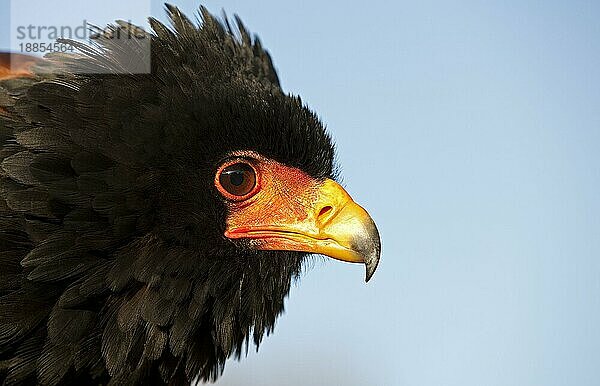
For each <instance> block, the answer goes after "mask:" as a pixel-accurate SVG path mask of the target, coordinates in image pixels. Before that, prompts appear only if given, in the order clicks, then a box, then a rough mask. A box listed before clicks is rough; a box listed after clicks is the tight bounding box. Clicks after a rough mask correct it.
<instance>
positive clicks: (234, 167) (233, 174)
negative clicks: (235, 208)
mask: <svg viewBox="0 0 600 386" xmlns="http://www.w3.org/2000/svg"><path fill="white" fill-rule="evenodd" d="M258 182H259V181H258V173H257V172H256V169H255V168H254V166H253V165H252V164H251V163H250V162H248V161H247V160H245V159H235V160H231V161H229V162H226V163H224V164H223V165H221V167H219V169H218V170H217V173H216V175H215V186H216V187H217V190H219V193H221V194H222V195H223V196H224V197H225V198H227V199H230V200H233V201H243V200H246V199H248V198H250V197H251V196H253V195H254V194H256V192H258V190H259V183H258Z"/></svg>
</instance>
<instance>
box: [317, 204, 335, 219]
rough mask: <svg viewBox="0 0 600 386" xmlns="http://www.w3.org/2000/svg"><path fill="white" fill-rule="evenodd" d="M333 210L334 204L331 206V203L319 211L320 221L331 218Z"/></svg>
mask: <svg viewBox="0 0 600 386" xmlns="http://www.w3.org/2000/svg"><path fill="white" fill-rule="evenodd" d="M331 212H333V207H332V206H329V205H327V206H324V207H322V208H321V210H320V211H319V216H318V217H317V218H318V219H319V221H320V222H325V221H327V219H329V216H330V215H331Z"/></svg>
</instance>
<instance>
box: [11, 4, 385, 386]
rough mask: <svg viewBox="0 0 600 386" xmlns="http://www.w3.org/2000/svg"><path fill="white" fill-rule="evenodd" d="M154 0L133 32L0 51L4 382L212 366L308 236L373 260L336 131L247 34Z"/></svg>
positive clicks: (218, 369) (62, 381)
mask: <svg viewBox="0 0 600 386" xmlns="http://www.w3.org/2000/svg"><path fill="white" fill-rule="evenodd" d="M165 8H166V12H167V15H168V18H169V19H170V23H169V24H163V23H162V22H160V21H158V20H157V19H154V18H149V24H150V26H151V29H149V30H148V31H144V32H143V34H142V35H140V33H139V31H140V27H137V26H134V25H132V24H129V23H127V22H123V21H117V22H116V23H115V24H112V25H109V26H107V27H106V30H105V31H104V32H105V33H104V34H103V37H101V38H98V39H97V40H96V41H94V42H92V43H89V42H78V41H72V40H68V39H63V40H61V41H60V43H61V44H67V45H69V47H72V48H74V49H75V53H70V52H66V53H61V52H55V53H52V54H49V55H46V56H45V57H44V58H43V59H38V58H34V57H29V56H26V55H17V54H10V53H3V54H1V55H0V384H2V385H28V384H41V385H86V384H90V385H92V384H93V385H106V384H109V385H121V384H123V385H125V384H127V385H154V384H156V385H162V384H164V385H190V384H194V383H195V382H198V381H200V382H210V381H215V380H216V379H217V378H218V377H219V376H220V375H221V374H222V372H223V370H224V366H225V362H226V361H227V359H229V358H236V359H240V358H241V356H242V355H243V354H244V353H245V352H247V350H248V347H249V346H251V345H255V346H256V347H257V349H258V346H259V344H260V343H261V341H262V340H263V337H265V336H266V335H269V334H270V333H272V332H273V329H274V326H275V322H276V319H277V317H278V316H280V315H281V313H282V312H283V311H284V303H285V299H286V297H287V295H288V293H289V291H290V286H291V285H292V283H294V281H295V280H298V278H299V276H300V275H301V273H302V272H303V267H304V266H305V265H306V264H307V262H308V261H309V260H310V259H311V256H313V255H324V256H328V257H330V258H333V259H336V260H341V261H345V262H351V263H361V264H364V266H365V267H366V280H367V281H368V280H369V279H370V278H371V277H372V275H373V273H374V272H375V270H376V268H377V266H378V262H379V259H380V255H381V241H380V237H379V233H378V230H377V227H376V225H375V222H374V221H373V219H372V218H371V216H370V215H369V214H368V213H367V211H366V210H365V209H364V208H362V207H361V206H360V205H359V204H357V203H356V202H355V201H354V200H353V199H352V198H351V196H350V195H349V193H348V192H347V191H346V190H345V189H344V188H343V187H342V186H341V185H340V183H339V182H338V180H339V171H338V170H339V168H338V166H337V162H336V161H335V146H334V143H333V139H332V137H331V135H330V134H329V132H328V130H327V129H326V128H325V125H324V124H323V122H322V121H321V120H320V118H319V117H318V116H317V114H316V113H315V112H313V111H312V110H311V109H310V108H309V107H308V106H307V105H306V104H305V103H304V102H303V101H302V99H301V98H300V97H298V96H295V95H292V94H289V93H285V92H284V91H283V89H282V87H281V84H280V81H279V76H278V74H277V71H276V70H275V67H274V65H273V62H272V59H271V57H270V54H269V53H268V52H267V51H266V50H265V49H264V48H263V46H262V44H261V42H260V39H259V38H258V37H257V36H255V35H251V34H250V32H248V30H247V28H246V27H245V26H244V24H243V23H242V21H241V20H240V19H239V18H238V17H237V16H236V17H235V20H233V21H230V20H229V18H228V17H227V16H226V15H223V16H222V17H221V18H219V17H217V16H214V15H212V14H211V13H210V12H209V11H208V10H207V9H206V8H204V7H200V9H199V11H198V16H199V17H198V20H196V21H192V20H191V19H190V18H188V17H187V16H186V15H184V14H183V13H182V12H181V11H180V10H179V9H178V8H176V7H174V6H171V5H166V7H165ZM131 32H135V33H137V34H138V39H112V38H111V37H113V36H115V35H118V34H119V33H123V34H125V33H131ZM142 40H145V42H142ZM146 43H148V45H146ZM147 47H150V50H147V49H146V48H147ZM131 63H138V64H139V63H149V69H148V71H145V72H144V71H139V72H136V71H129V70H127V69H128V67H127V66H128V65H129V64H131Z"/></svg>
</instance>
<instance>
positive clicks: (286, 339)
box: [0, 0, 600, 386]
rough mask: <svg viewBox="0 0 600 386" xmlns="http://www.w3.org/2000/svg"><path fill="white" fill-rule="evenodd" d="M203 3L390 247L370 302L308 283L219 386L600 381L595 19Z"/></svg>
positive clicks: (353, 273)
mask: <svg viewBox="0 0 600 386" xmlns="http://www.w3.org/2000/svg"><path fill="white" fill-rule="evenodd" d="M2 1H4V2H6V0H2ZM102 3H103V2H90V3H89V4H90V9H89V12H91V13H92V14H93V12H95V11H94V10H95V9H98V8H101V7H102ZM175 3H177V4H180V5H181V7H182V8H183V9H184V10H185V11H186V12H192V11H193V10H194V9H196V6H197V2H196V1H175ZM205 4H206V5H207V6H208V8H209V9H210V10H212V11H213V12H217V13H218V12H220V9H221V8H222V7H223V8H225V9H226V10H227V11H228V12H229V13H234V12H235V13H238V14H239V15H240V16H242V18H243V20H244V21H245V23H246V24H247V25H248V26H249V28H250V29H251V30H252V31H254V32H256V33H259V34H260V36H261V38H262V40H263V43H264V44H265V46H266V47H267V48H268V49H269V50H270V52H271V53H272V55H273V58H274V61H275V64H276V66H277V68H278V69H279V70H280V77H281V80H282V83H283V86H284V88H285V90H287V91H289V92H293V93H297V94H300V95H302V97H303V98H304V100H305V101H307V102H308V103H309V104H310V105H311V106H312V107H313V108H314V109H315V110H316V111H318V112H319V114H320V115H321V116H322V118H323V120H324V121H325V122H326V123H327V126H328V127H329V129H330V131H331V132H332V133H333V135H334V137H335V139H336V141H337V145H338V158H339V161H340V164H341V165H342V169H343V175H344V179H345V184H346V186H347V188H348V190H349V191H350V192H351V194H353V196H354V197H355V198H356V200H357V201H359V202H360V203H362V204H363V205H364V206H365V207H366V208H367V209H368V210H369V211H370V213H371V214H372V215H373V217H374V218H375V220H376V221H377V223H378V225H379V229H380V231H381V235H382V239H383V257H382V261H381V266H380V269H379V271H378V272H377V274H376V275H375V277H374V279H373V280H372V282H370V283H369V284H368V285H365V284H364V283H363V282H362V279H363V275H364V272H363V269H362V268H361V267H359V266H351V265H346V264H343V263H338V262H334V261H331V260H327V261H326V262H319V263H317V264H316V265H315V266H314V268H313V269H310V270H308V272H307V274H306V275H305V276H304V277H303V278H302V280H301V281H300V283H299V285H298V286H296V287H295V288H294V289H293V290H292V292H291V295H290V298H289V301H288V303H287V311H286V314H285V315H284V316H283V317H281V318H280V319H279V322H278V324H277V327H276V330H275V333H274V335H273V336H271V337H269V338H267V339H266V340H265V341H264V344H263V345H262V346H261V348H260V351H259V353H258V354H255V353H254V352H253V351H252V350H251V353H250V354H249V356H248V358H246V359H245V360H243V361H242V362H240V363H237V362H229V363H228V365H227V366H226V371H225V375H224V376H223V377H222V378H221V380H220V381H219V382H218V385H298V386H300V385H346V386H355V385H407V386H429V385H457V386H479V385H498V386H507V385H540V386H541V385H543V386H553V385H564V386H570V385H579V386H587V385H589V386H593V385H599V384H600V353H599V349H600V329H599V326H600V237H599V236H600V232H599V226H600V220H599V218H600V200H599V196H598V194H599V190H600V155H599V151H600V109H599V105H600V22H599V21H598V20H600V3H598V2H597V1H562V2H561V1H502V2H500V1H498V2H496V3H495V4H492V3H491V2H488V1H462V2H450V1H448V2H446V1H420V2H414V1H410V2H403V1H401V2H386V1H370V2H368V3H366V2H355V3H350V2H348V1H327V2H322V1H315V0H311V1H302V2H300V1H296V2H282V1H274V0H273V1H247V0H246V1H241V0H239V1H206V2H205ZM3 7H4V9H3V10H2V16H1V17H0V25H5V24H4V23H5V22H6V20H5V19H6V18H7V17H6V15H7V10H6V9H7V8H6V4H4V5H3ZM36 7H42V8H44V7H45V8H47V10H46V12H48V14H52V13H60V12H68V11H66V10H60V9H56V8H54V9H51V8H53V7H52V6H51V5H44V6H42V5H40V6H36ZM161 7H162V6H161V3H160V2H153V3H152V13H153V14H154V15H157V16H159V17H161V18H163V15H164V13H163V11H162V8H161ZM38 9H39V8H38ZM112 11H113V13H115V14H116V16H118V11H119V9H118V7H117V8H113V9H112ZM83 16H86V17H87V18H88V19H89V20H94V19H93V17H92V16H93V15H92V16H90V15H83ZM141 16H143V15H140V17H141ZM3 19H4V20H3ZM98 22H100V21H98ZM7 42H8V40H7V39H6V36H5V33H2V35H1V37H0V43H2V44H0V46H2V47H5V48H6V47H7V44H8V43H7Z"/></svg>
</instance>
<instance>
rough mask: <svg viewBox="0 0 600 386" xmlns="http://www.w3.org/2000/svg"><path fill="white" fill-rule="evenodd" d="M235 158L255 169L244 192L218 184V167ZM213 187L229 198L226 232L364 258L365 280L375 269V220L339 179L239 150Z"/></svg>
mask: <svg viewBox="0 0 600 386" xmlns="http://www.w3.org/2000/svg"><path fill="white" fill-rule="evenodd" d="M237 162H244V163H248V164H249V165H251V166H252V168H253V169H254V171H255V173H256V186H255V187H254V189H252V190H251V192H249V193H248V194H246V195H244V196H242V197H239V196H233V195H231V194H230V193H229V192H227V191H226V190H225V189H224V188H223V187H222V186H221V185H220V183H219V171H221V170H223V169H224V168H226V167H227V166H229V165H231V164H234V163H237ZM215 186H216V187H217V189H218V190H219V192H220V193H221V194H222V195H223V196H224V197H225V198H226V202H227V209H228V214H227V222H226V230H225V237H227V238H229V239H245V240H248V241H249V243H250V245H251V246H252V247H254V248H256V249H262V250H289V251H300V252H308V253H320V254H324V255H327V256H330V257H333V258H335V259H338V260H342V261H347V262H353V263H365V265H366V267H367V280H368V279H369V278H370V277H371V276H372V274H373V273H374V271H375V268H376V267H377V263H378V261H379V254H380V250H381V245H380V241H379V234H378V232H377V228H376V226H375V223H374V222H373V220H372V219H371V217H370V216H369V215H368V213H367V212H366V211H365V210H364V209H363V208H361V207H360V206H359V205H357V204H356V203H354V201H352V198H351V197H350V195H349V194H348V193H347V192H346V191H345V190H344V189H343V188H342V187H341V186H340V185H339V184H337V183H336V182H335V181H333V180H330V179H323V180H318V179H314V178H312V177H310V176H309V175H307V174H306V173H304V172H303V171H301V170H300V169H297V168H293V167H289V166H286V165H283V164H281V163H279V162H276V161H273V160H270V159H267V158H264V157H262V156H260V155H258V154H256V153H252V152H237V153H233V154H231V156H230V157H229V159H228V161H226V162H224V163H223V164H222V166H221V167H220V168H219V170H218V171H217V173H216V176H215Z"/></svg>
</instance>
